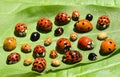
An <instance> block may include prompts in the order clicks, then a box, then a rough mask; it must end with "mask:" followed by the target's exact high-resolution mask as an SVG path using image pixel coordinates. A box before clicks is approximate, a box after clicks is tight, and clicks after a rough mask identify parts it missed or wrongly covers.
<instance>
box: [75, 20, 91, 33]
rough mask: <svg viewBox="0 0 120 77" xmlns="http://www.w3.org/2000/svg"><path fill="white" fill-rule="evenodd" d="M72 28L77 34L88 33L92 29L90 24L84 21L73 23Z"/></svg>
mask: <svg viewBox="0 0 120 77" xmlns="http://www.w3.org/2000/svg"><path fill="white" fill-rule="evenodd" d="M74 27H75V30H76V31H77V32H89V31H91V30H92V29H93V26H92V24H91V23H90V21H88V20H86V19H82V20H79V21H78V22H76V23H75V26H74Z"/></svg>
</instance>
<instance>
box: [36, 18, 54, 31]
mask: <svg viewBox="0 0 120 77" xmlns="http://www.w3.org/2000/svg"><path fill="white" fill-rule="evenodd" d="M52 26H53V24H52V22H51V20H49V19H48V18H41V19H39V20H38V22H37V29H38V30H39V31H47V32H49V31H51V30H52Z"/></svg>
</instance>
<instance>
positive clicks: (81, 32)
mask: <svg viewBox="0 0 120 77" xmlns="http://www.w3.org/2000/svg"><path fill="white" fill-rule="evenodd" d="M75 26H76V23H75V24H74V28H73V31H74V32H76V33H80V34H83V33H88V32H90V31H88V32H83V31H78V30H77V29H76V28H75Z"/></svg>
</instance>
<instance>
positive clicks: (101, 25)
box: [97, 15, 110, 30]
mask: <svg viewBox="0 0 120 77" xmlns="http://www.w3.org/2000/svg"><path fill="white" fill-rule="evenodd" d="M109 25H110V19H109V17H108V16H107V15H102V16H100V17H99V18H98V21H97V29H99V30H104V29H106V28H107V27H109Z"/></svg>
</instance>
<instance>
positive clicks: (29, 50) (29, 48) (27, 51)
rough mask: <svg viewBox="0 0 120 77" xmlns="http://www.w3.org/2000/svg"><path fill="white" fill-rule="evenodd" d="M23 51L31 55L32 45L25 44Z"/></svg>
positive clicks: (22, 47)
mask: <svg viewBox="0 0 120 77" xmlns="http://www.w3.org/2000/svg"><path fill="white" fill-rule="evenodd" d="M21 50H22V51H23V52H25V53H29V52H31V51H32V48H31V45H29V44H27V43H25V44H22V46H21Z"/></svg>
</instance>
